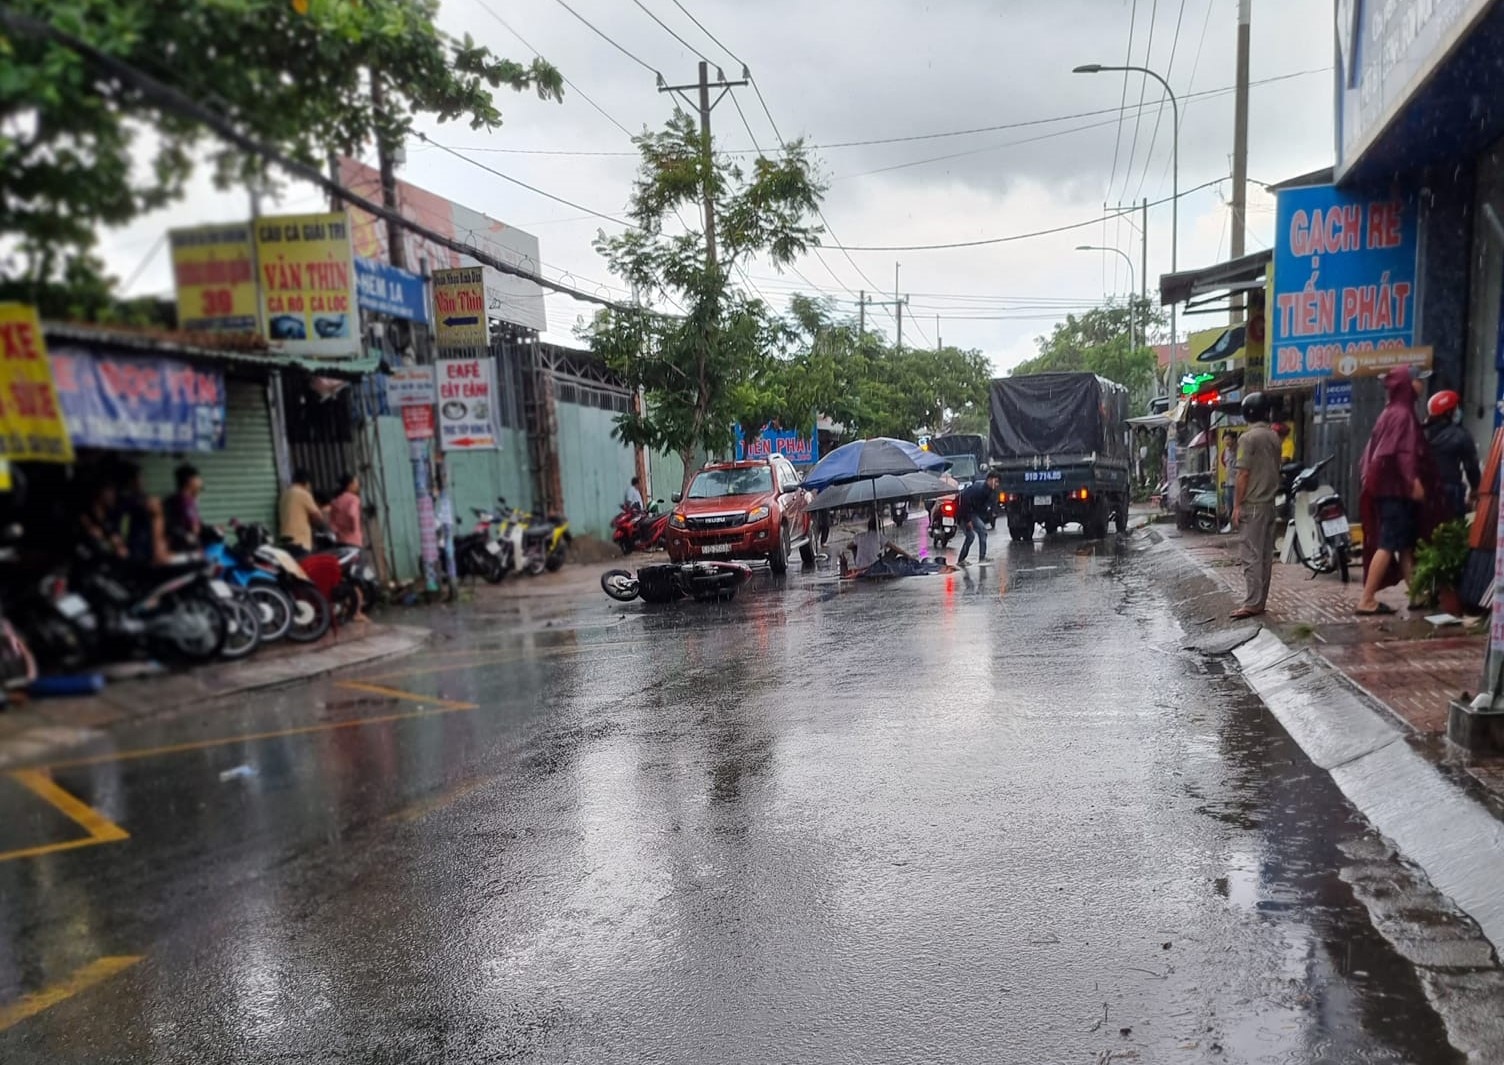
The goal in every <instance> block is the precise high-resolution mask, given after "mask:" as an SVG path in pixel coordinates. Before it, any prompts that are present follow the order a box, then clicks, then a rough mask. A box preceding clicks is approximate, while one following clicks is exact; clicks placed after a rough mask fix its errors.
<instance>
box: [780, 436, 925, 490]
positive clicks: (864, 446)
mask: <svg viewBox="0 0 1504 1065" xmlns="http://www.w3.org/2000/svg"><path fill="white" fill-rule="evenodd" d="M948 465H949V460H948V459H946V458H944V457H943V456H940V455H935V454H932V453H930V452H928V451H925V450H923V449H922V448H920V446H919V445H918V444H911V443H909V442H908V441H907V440H894V439H892V438H890V437H886V436H875V437H873V438H871V439H870V440H853V441H852V442H851V443H849V444H842V445H841V446H840V447H838V448H836V449H835V450H834V451H832V452H831V453H830V454H829V455H826V456H825V457H824V458H823V459H821V460H820V461H819V462H817V463H815V466H814V469H812V470H810V471H809V473H807V474H806V475H805V477H804V486H805V487H806V488H813V489H820V488H825V487H827V486H829V485H832V484H840V483H843V482H845V481H864V480H868V479H870V478H873V477H881V476H883V475H884V474H890V473H891V474H905V473H914V472H915V471H916V470H924V469H943V468H944V467H946V466H948Z"/></svg>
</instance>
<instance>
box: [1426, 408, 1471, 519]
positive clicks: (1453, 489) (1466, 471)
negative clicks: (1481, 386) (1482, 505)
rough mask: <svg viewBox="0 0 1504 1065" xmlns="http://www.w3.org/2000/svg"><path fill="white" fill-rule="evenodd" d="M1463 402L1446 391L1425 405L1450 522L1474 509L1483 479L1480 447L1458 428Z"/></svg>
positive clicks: (1428, 427)
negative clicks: (1479, 463) (1460, 407)
mask: <svg viewBox="0 0 1504 1065" xmlns="http://www.w3.org/2000/svg"><path fill="white" fill-rule="evenodd" d="M1460 402H1461V400H1460V397H1459V396H1458V395H1457V393H1456V392H1453V391H1452V390H1451V389H1447V390H1445V391H1442V392H1438V393H1436V395H1434V396H1432V397H1431V399H1430V401H1429V402H1428V403H1427V404H1426V414H1427V417H1426V442H1427V443H1429V444H1430V445H1431V455H1432V457H1433V458H1434V459H1435V460H1436V465H1437V467H1438V469H1439V470H1440V471H1441V472H1440V478H1439V479H1440V486H1441V495H1442V499H1443V501H1444V502H1445V503H1446V506H1447V516H1448V517H1450V518H1461V517H1464V516H1466V515H1467V512H1468V511H1469V510H1471V509H1472V506H1473V503H1474V502H1475V501H1476V500H1477V498H1478V482H1479V481H1480V480H1481V479H1482V472H1481V471H1480V470H1479V468H1478V445H1477V444H1474V443H1473V438H1472V437H1471V436H1470V435H1468V431H1467V430H1466V429H1464V428H1463V427H1462V426H1461V425H1459V424H1458V418H1459V415H1460V413H1461V412H1460V411H1459V410H1458V405H1459V403H1460ZM1464 478H1466V484H1465V485H1464V483H1463V479H1464Z"/></svg>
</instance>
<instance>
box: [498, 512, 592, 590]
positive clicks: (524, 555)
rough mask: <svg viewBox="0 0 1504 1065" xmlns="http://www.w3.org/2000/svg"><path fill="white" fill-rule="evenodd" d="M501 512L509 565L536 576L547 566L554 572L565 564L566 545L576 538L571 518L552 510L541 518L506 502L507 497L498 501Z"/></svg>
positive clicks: (504, 546)
mask: <svg viewBox="0 0 1504 1065" xmlns="http://www.w3.org/2000/svg"><path fill="white" fill-rule="evenodd" d="M496 504H497V507H498V510H499V512H500V514H501V542H502V544H503V548H504V550H505V551H506V552H507V554H508V563H509V568H510V569H514V570H518V571H519V572H523V573H526V574H527V575H528V576H529V577H536V576H537V575H538V574H540V573H542V572H543V571H544V570H547V571H548V572H550V573H553V572H554V571H555V570H557V569H559V568H560V567H561V566H563V565H564V556H565V551H566V549H567V545H568V544H569V543H570V541H571V540H573V536H572V535H571V534H570V532H569V519H567V518H565V517H563V516H562V515H559V514H550V515H549V516H548V517H547V518H545V519H543V520H542V521H535V520H534V518H533V515H531V514H529V513H527V512H525V511H521V510H516V509H514V508H512V507H509V506H507V501H506V498H505V497H502V498H499V499H497V501H496Z"/></svg>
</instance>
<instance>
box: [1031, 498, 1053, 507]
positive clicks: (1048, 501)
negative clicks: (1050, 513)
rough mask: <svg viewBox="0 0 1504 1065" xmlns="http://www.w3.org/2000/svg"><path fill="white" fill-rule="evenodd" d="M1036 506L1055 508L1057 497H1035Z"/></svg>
mask: <svg viewBox="0 0 1504 1065" xmlns="http://www.w3.org/2000/svg"><path fill="white" fill-rule="evenodd" d="M1034 505H1035V506H1036V507H1049V506H1054V505H1055V497H1054V496H1035V497H1034Z"/></svg>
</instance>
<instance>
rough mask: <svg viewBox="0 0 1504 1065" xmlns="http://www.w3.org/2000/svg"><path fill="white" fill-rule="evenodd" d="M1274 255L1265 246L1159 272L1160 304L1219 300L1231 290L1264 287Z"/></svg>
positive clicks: (1243, 290) (1242, 290)
mask: <svg viewBox="0 0 1504 1065" xmlns="http://www.w3.org/2000/svg"><path fill="white" fill-rule="evenodd" d="M1273 258H1274V252H1273V251H1270V250H1269V249H1267V248H1266V249H1264V250H1263V251H1256V252H1254V253H1253V254H1251V255H1244V256H1242V257H1241V258H1237V259H1229V260H1228V261H1227V262H1224V263H1217V264H1216V265H1214V266H1203V267H1201V268H1200V269H1197V270H1181V271H1180V272H1179V273H1175V274H1160V275H1159V304H1160V306H1161V307H1168V306H1169V305H1170V304H1172V303H1190V302H1191V301H1192V300H1195V299H1197V297H1206V298H1207V299H1219V298H1222V297H1224V296H1228V295H1230V294H1232V293H1234V292H1247V291H1249V290H1251V289H1259V288H1263V287H1264V277H1265V275H1266V274H1267V273H1268V270H1269V263H1270V262H1271V261H1272V260H1273ZM1188 309H1189V308H1188ZM1220 309H1225V308H1220Z"/></svg>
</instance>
